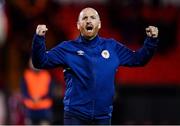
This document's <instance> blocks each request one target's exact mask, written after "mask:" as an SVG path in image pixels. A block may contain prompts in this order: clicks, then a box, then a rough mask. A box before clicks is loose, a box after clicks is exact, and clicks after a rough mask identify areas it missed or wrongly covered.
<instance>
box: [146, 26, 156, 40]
mask: <svg viewBox="0 0 180 126" xmlns="http://www.w3.org/2000/svg"><path fill="white" fill-rule="evenodd" d="M146 34H147V36H148V37H152V38H157V37H158V28H157V27H154V26H149V27H147V28H146Z"/></svg>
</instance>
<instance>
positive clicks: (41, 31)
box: [36, 25, 48, 36]
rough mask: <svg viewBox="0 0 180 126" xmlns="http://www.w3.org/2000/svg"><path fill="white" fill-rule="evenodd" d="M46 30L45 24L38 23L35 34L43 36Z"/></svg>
mask: <svg viewBox="0 0 180 126" xmlns="http://www.w3.org/2000/svg"><path fill="white" fill-rule="evenodd" d="M47 30H48V29H47V27H46V25H38V26H37V28H36V34H37V35H39V36H45V34H46V31H47Z"/></svg>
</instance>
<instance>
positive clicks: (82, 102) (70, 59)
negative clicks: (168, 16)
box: [32, 35, 157, 119]
mask: <svg viewBox="0 0 180 126" xmlns="http://www.w3.org/2000/svg"><path fill="white" fill-rule="evenodd" d="M156 47H157V39H153V38H149V37H147V38H146V39H145V41H144V46H143V47H142V48H141V49H139V50H138V51H136V52H135V51H132V50H130V49H128V48H127V47H126V46H124V45H122V44H121V43H119V42H117V41H116V40H114V39H105V38H101V37H99V36H96V37H95V38H94V39H93V40H90V41H88V40H86V39H84V38H83V37H82V36H79V37H78V38H77V39H76V40H71V41H64V42H62V43H60V44H59V45H57V46H56V47H54V48H52V49H51V50H49V51H46V47H45V37H43V36H38V35H35V36H34V38H33V45H32V61H33V64H34V66H35V67H36V68H40V69H42V68H54V67H59V66H61V67H64V77H65V82H66V92H65V97H64V106H65V107H64V110H65V111H69V112H71V113H73V114H75V115H78V116H80V117H83V118H87V119H103V118H110V117H111V113H112V109H113V107H112V103H113V96H114V76H115V73H116V69H117V68H118V67H119V66H142V65H145V64H146V63H147V62H148V61H149V60H150V58H151V57H152V55H153V53H154V51H155V50H156Z"/></svg>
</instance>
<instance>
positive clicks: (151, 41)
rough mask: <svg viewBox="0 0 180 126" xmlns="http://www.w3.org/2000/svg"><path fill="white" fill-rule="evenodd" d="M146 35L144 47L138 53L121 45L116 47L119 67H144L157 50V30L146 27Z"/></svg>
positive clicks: (152, 27)
mask: <svg viewBox="0 0 180 126" xmlns="http://www.w3.org/2000/svg"><path fill="white" fill-rule="evenodd" d="M146 34H147V37H146V39H145V41H144V45H143V47H142V48H140V49H139V50H138V51H132V50H130V49H129V48H127V47H125V46H124V45H121V44H117V45H116V51H117V55H118V57H119V65H120V66H130V67H131V66H144V65H145V64H147V63H148V61H149V60H150V59H151V58H152V56H153V54H154V52H155V51H156V49H157V44H158V39H157V37H158V28H157V27H154V26H149V27H147V28H146Z"/></svg>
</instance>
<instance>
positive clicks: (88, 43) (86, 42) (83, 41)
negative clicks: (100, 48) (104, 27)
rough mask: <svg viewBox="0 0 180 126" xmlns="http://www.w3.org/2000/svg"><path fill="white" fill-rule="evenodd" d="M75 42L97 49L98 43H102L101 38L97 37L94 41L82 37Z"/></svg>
mask: <svg viewBox="0 0 180 126" xmlns="http://www.w3.org/2000/svg"><path fill="white" fill-rule="evenodd" d="M75 41H76V42H78V43H79V44H82V45H84V46H88V47H95V46H96V45H97V44H98V43H100V37H99V36H98V35H97V36H96V37H95V38H93V39H92V40H88V39H85V38H84V37H83V36H81V35H80V36H79V37H78V38H77V39H76V40H75Z"/></svg>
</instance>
